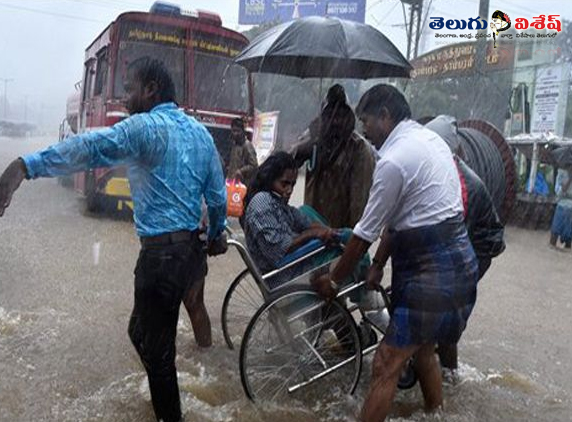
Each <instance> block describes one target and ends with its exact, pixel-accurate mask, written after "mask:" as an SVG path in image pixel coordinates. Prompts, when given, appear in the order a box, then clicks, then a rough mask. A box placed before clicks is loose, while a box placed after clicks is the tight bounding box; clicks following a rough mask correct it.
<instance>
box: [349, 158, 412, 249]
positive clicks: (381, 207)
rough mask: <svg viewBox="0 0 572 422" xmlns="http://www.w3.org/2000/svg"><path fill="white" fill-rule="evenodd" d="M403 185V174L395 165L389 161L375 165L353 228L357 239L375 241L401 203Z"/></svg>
mask: <svg viewBox="0 0 572 422" xmlns="http://www.w3.org/2000/svg"><path fill="white" fill-rule="evenodd" d="M403 184H404V178H403V172H402V170H401V168H400V167H399V166H398V165H397V164H395V163H393V162H391V161H379V162H378V163H377V165H376V168H375V172H374V176H373V184H372V186H371V189H370V191H369V199H368V201H367V205H366V206H365V210H364V212H363V215H362V218H361V219H360V221H359V222H358V223H357V224H356V226H355V227H354V234H355V235H356V236H357V237H359V238H360V239H363V240H365V241H367V242H370V243H373V242H375V241H376V240H377V238H378V237H379V236H380V234H381V230H382V229H383V228H384V227H385V226H386V225H387V224H388V223H389V222H390V221H391V219H392V218H393V216H394V214H395V210H396V209H397V207H398V206H399V203H400V202H401V196H402V191H403Z"/></svg>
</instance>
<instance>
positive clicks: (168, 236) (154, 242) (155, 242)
mask: <svg viewBox="0 0 572 422" xmlns="http://www.w3.org/2000/svg"><path fill="white" fill-rule="evenodd" d="M198 238H199V230H193V231H189V230H179V231H177V232H171V233H164V234H160V235H158V236H149V237H141V238H139V240H140V241H141V246H143V247H144V248H146V247H148V246H160V245H171V244H173V243H181V242H188V241H191V240H195V239H198Z"/></svg>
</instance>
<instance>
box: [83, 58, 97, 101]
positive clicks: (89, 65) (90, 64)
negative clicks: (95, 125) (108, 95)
mask: <svg viewBox="0 0 572 422" xmlns="http://www.w3.org/2000/svg"><path fill="white" fill-rule="evenodd" d="M94 68H95V59H91V60H89V61H87V62H86V63H85V75H84V78H83V80H84V81H85V83H84V84H83V99H84V101H85V100H89V99H91V97H92V96H93V79H94V77H95V69H94Z"/></svg>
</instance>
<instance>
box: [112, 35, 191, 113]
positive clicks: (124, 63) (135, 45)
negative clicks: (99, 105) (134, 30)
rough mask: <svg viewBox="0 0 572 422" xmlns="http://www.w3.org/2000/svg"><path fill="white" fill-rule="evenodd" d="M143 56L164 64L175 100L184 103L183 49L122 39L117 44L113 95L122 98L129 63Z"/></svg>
mask: <svg viewBox="0 0 572 422" xmlns="http://www.w3.org/2000/svg"><path fill="white" fill-rule="evenodd" d="M145 56H147V57H149V58H151V59H157V60H160V61H162V62H163V63H164V64H165V66H166V67H167V69H168V70H169V73H170V74H171V77H172V78H173V83H174V84H175V98H176V101H177V103H179V104H184V103H185V100H186V98H185V97H186V95H185V91H186V90H185V80H186V77H185V67H186V66H185V50H184V49H182V48H176V47H168V46H164V45H161V46H157V45H156V44H150V43H144V42H129V41H122V42H121V43H120V44H119V54H118V60H117V64H116V69H115V82H114V91H113V92H114V97H115V98H123V96H124V95H125V89H124V83H125V77H126V75H127V69H128V67H129V64H130V63H132V62H133V61H135V60H137V59H139V58H141V57H145Z"/></svg>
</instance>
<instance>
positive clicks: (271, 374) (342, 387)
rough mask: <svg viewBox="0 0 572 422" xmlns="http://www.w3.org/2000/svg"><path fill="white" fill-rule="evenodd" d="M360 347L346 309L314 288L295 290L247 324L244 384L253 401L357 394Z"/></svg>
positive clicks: (269, 304)
mask: <svg viewBox="0 0 572 422" xmlns="http://www.w3.org/2000/svg"><path fill="white" fill-rule="evenodd" d="M361 349H362V348H361V342H360V336H359V331H358V328H357V326H356V324H355V321H354V319H353V317H352V315H351V314H350V313H349V312H348V310H347V309H346V308H345V307H344V306H342V305H341V304H340V303H338V302H336V301H334V302H331V303H326V302H325V301H324V300H322V299H321V298H320V297H319V296H318V295H317V294H316V292H314V291H311V290H296V291H291V292H289V293H285V294H284V295H282V296H280V297H279V298H276V299H272V300H269V301H268V302H266V303H265V304H264V306H262V307H261V308H260V309H259V310H258V311H257V312H256V314H255V316H254V317H253V318H252V320H251V321H250V323H249V324H248V327H247V329H246V331H245V333H244V338H243V340H242V345H241V349H240V377H241V381H242V386H243V388H244V391H245V393H246V395H247V396H248V397H249V398H250V399H251V400H253V401H274V402H277V401H284V400H286V399H295V400H296V399H297V400H300V399H304V400H318V399H320V398H322V397H329V398H331V397H332V395H334V394H336V393H341V394H352V393H353V392H354V390H355V388H356V386H357V383H358V381H359V376H360V371H361V365H362V353H361V351H362V350H361ZM322 378H327V380H325V381H326V382H324V381H323V380H321V379H322Z"/></svg>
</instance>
